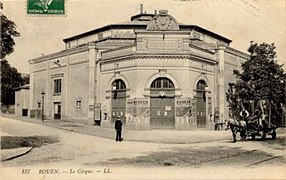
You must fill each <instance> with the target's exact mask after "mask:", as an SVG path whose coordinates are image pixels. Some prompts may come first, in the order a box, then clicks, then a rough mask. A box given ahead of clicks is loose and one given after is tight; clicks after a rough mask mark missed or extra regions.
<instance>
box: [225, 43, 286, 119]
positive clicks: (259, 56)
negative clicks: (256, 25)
mask: <svg viewBox="0 0 286 180" xmlns="http://www.w3.org/2000/svg"><path fill="white" fill-rule="evenodd" d="M248 52H249V53H250V59H249V60H247V61H245V62H244V63H243V64H242V65H241V67H242V72H239V71H237V70H234V75H235V76H236V79H237V81H236V83H230V84H229V88H228V91H227V93H226V98H227V101H228V103H229V107H230V110H231V112H232V113H233V114H235V115H237V114H238V112H239V111H240V109H241V107H242V105H243V106H244V107H245V108H246V109H248V110H249V111H250V112H251V113H252V114H253V113H254V108H255V107H256V108H258V106H259V102H260V100H264V101H266V102H267V103H266V105H267V114H268V115H269V114H271V115H270V116H271V118H270V119H271V121H272V123H273V124H276V125H281V119H282V117H281V113H282V110H281V105H282V104H285V103H286V102H285V83H286V74H285V72H284V70H283V68H282V67H283V65H279V64H278V63H277V59H276V52H275V45H274V44H267V43H262V44H257V43H252V44H251V45H250V47H249V49H248Z"/></svg>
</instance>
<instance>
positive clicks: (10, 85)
mask: <svg viewBox="0 0 286 180" xmlns="http://www.w3.org/2000/svg"><path fill="white" fill-rule="evenodd" d="M23 84H24V80H23V78H22V77H21V74H20V73H18V71H17V69H16V68H14V67H11V66H10V65H9V63H8V61H6V60H2V61H1V103H2V104H3V105H11V104H15V88H17V87H20V86H21V85H23Z"/></svg>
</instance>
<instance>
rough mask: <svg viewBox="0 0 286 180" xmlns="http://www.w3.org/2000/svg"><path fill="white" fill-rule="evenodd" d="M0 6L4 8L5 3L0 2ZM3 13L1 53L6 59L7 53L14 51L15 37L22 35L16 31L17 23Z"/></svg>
mask: <svg viewBox="0 0 286 180" xmlns="http://www.w3.org/2000/svg"><path fill="white" fill-rule="evenodd" d="M0 8H1V9H3V4H2V2H0ZM0 15H1V55H0V58H1V59H4V58H5V56H6V55H9V54H11V53H12V52H13V51H14V45H15V42H14V39H13V37H18V36H20V33H19V32H17V31H16V24H15V23H14V22H13V21H11V20H9V19H8V18H7V17H6V16H5V15H4V14H2V13H1V14H0Z"/></svg>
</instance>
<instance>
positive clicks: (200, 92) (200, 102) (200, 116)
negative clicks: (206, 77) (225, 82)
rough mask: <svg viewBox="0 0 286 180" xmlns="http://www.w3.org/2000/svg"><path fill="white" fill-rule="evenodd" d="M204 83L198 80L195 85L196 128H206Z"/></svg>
mask: <svg viewBox="0 0 286 180" xmlns="http://www.w3.org/2000/svg"><path fill="white" fill-rule="evenodd" d="M205 88H206V83H205V81H203V80H200V81H199V82H198V84H197V88H196V91H197V93H196V94H197V96H196V98H197V128H206V90H205Z"/></svg>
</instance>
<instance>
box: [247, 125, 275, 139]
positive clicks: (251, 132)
mask: <svg viewBox="0 0 286 180" xmlns="http://www.w3.org/2000/svg"><path fill="white" fill-rule="evenodd" d="M275 130H276V127H258V128H256V127H254V126H249V125H247V126H246V132H245V133H246V136H248V137H251V138H252V139H253V140H255V138H256V136H260V137H261V140H263V141H264V140H265V139H266V136H267V135H271V138H272V139H273V140H274V139H276V131H275Z"/></svg>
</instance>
